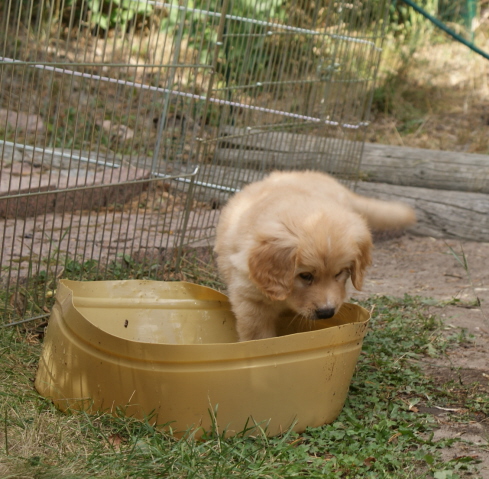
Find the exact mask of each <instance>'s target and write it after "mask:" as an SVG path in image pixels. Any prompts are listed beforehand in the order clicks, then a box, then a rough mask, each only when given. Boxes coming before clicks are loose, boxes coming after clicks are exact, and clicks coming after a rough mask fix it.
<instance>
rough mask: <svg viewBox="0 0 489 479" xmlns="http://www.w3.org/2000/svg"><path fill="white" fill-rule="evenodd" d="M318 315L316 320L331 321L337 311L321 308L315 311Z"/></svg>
mask: <svg viewBox="0 0 489 479" xmlns="http://www.w3.org/2000/svg"><path fill="white" fill-rule="evenodd" d="M314 313H315V315H316V319H329V318H332V317H333V316H334V313H335V309H334V308H321V309H316V311H314Z"/></svg>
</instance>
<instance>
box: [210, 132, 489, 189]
mask: <svg viewBox="0 0 489 479" xmlns="http://www.w3.org/2000/svg"><path fill="white" fill-rule="evenodd" d="M361 152H362V143H361V142H358V141H349V140H345V139H343V138H341V139H339V138H326V137H319V136H314V135H305V134H297V133H287V132H276V131H263V130H258V129H257V130H254V129H252V130H246V129H243V128H234V127H226V128H224V129H223V130H222V136H221V139H220V140H219V141H218V143H217V148H216V161H217V163H218V164H219V165H223V166H224V165H228V166H242V167H244V168H250V169H251V168H257V169H261V170H263V171H270V170H272V169H287V168H300V169H307V168H311V169H322V170H323V171H329V172H330V173H333V174H335V175H338V176H340V177H343V178H349V177H351V175H355V174H357V171H358V170H357V167H358V161H359V157H360V153H361ZM360 177H361V178H362V179H363V180H366V181H373V182H377V183H388V184H393V185H401V186H416V187H420V188H431V189H439V190H449V191H469V192H475V193H487V194H489V155H476V154H470V153H460V152H453V151H438V150H427V149H422V148H408V147H400V146H389V145H379V144H373V143H366V144H365V145H364V146H363V155H362V160H361V164H360Z"/></svg>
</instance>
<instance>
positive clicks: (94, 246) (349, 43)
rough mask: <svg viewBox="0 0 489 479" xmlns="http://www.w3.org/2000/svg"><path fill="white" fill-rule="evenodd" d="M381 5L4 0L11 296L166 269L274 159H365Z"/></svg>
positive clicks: (4, 237) (16, 312)
mask: <svg viewBox="0 0 489 479" xmlns="http://www.w3.org/2000/svg"><path fill="white" fill-rule="evenodd" d="M387 8H388V2H387V1H384V0H375V1H363V0H355V1H354V2H344V1H329V0H321V1H318V2H309V1H304V0H288V1H286V2H282V1H278V0H222V1H220V2H212V1H210V0H195V1H193V2H191V1H190V0H185V1H184V2H177V1H176V0H172V1H170V2H160V1H151V0H138V1H137V0H134V1H128V2H120V1H118V0H61V1H60V2H43V1H41V2H38V1H37V0H25V1H22V2H18V1H16V0H0V32H1V33H0V35H1V44H0V85H1V88H0V161H1V171H0V175H1V176H0V232H1V236H0V267H1V285H2V288H1V290H2V294H1V297H0V304H1V309H2V314H3V318H4V322H5V323H9V322H11V321H16V320H19V318H20V319H22V318H26V319H30V318H32V317H43V316H46V315H47V314H49V304H50V300H51V298H52V295H53V291H54V289H55V285H56V280H57V279H58V278H60V277H62V276H70V277H75V278H76V277H79V278H87V277H90V278H92V279H104V278H106V277H108V276H110V277H117V276H118V275H120V276H122V275H123V274H124V271H125V270H127V269H130V268H133V269H134V268H136V269H137V270H138V273H137V274H138V275H139V276H144V277H146V276H151V277H156V278H168V277H169V276H171V274H172V272H173V271H174V266H175V264H176V262H177V260H178V255H179V251H180V249H181V247H182V246H184V245H190V244H192V245H199V244H209V243H210V241H211V238H212V237H213V235H214V228H215V224H216V221H217V219H218V215H219V209H220V206H221V205H222V204H223V203H224V202H225V201H226V199H227V197H228V196H229V195H230V194H232V193H233V192H235V191H237V190H238V189H240V188H241V187H242V185H243V184H245V183H248V182H250V181H253V180H255V179H258V178H260V177H262V176H263V175H264V174H266V173H267V172H268V171H271V170H273V169H305V168H309V169H320V170H323V171H328V172H331V173H333V174H335V175H337V176H338V177H339V178H341V179H343V180H344V181H354V179H355V177H356V174H357V172H358V168H359V163H360V157H361V151H362V146H363V139H364V133H365V128H366V126H367V125H368V116H369V109H370V102H371V95H372V91H373V82H374V79H375V75H376V72H377V67H378V62H379V58H380V52H381V44H382V37H383V28H384V22H385V18H386V13H387Z"/></svg>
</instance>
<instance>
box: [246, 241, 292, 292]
mask: <svg viewBox="0 0 489 479" xmlns="http://www.w3.org/2000/svg"><path fill="white" fill-rule="evenodd" d="M296 254H297V248H296V247H295V246H292V245H290V244H284V242H283V240H279V239H275V238H270V239H265V240H262V241H261V242H260V243H259V244H258V245H257V246H255V248H253V249H252V250H251V253H250V257H249V258H248V268H249V271H250V278H251V279H252V281H253V282H255V283H256V284H257V285H258V287H259V288H260V289H261V290H262V291H263V292H264V293H265V294H266V295H267V296H268V297H269V298H270V299H272V300H274V301H283V300H284V299H286V298H287V296H289V294H290V293H291V292H292V287H293V284H294V274H295V261H296Z"/></svg>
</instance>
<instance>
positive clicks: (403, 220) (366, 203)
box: [352, 194, 416, 231]
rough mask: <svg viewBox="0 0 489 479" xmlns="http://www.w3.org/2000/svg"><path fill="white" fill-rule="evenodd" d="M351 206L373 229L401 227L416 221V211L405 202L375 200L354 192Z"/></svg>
mask: <svg viewBox="0 0 489 479" xmlns="http://www.w3.org/2000/svg"><path fill="white" fill-rule="evenodd" d="M352 206H353V209H354V210H355V211H356V212H357V213H359V214H360V215H361V216H363V217H364V218H365V219H366V221H367V223H368V225H369V227H370V228H371V229H372V230H375V231H383V230H395V229H401V228H406V227H408V226H410V225H412V224H414V223H416V213H415V212H414V210H413V209H412V208H411V207H410V206H408V205H406V204H405V203H400V202H397V201H382V200H376V199H374V198H367V197H366V196H361V195H357V194H354V195H353V197H352Z"/></svg>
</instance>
